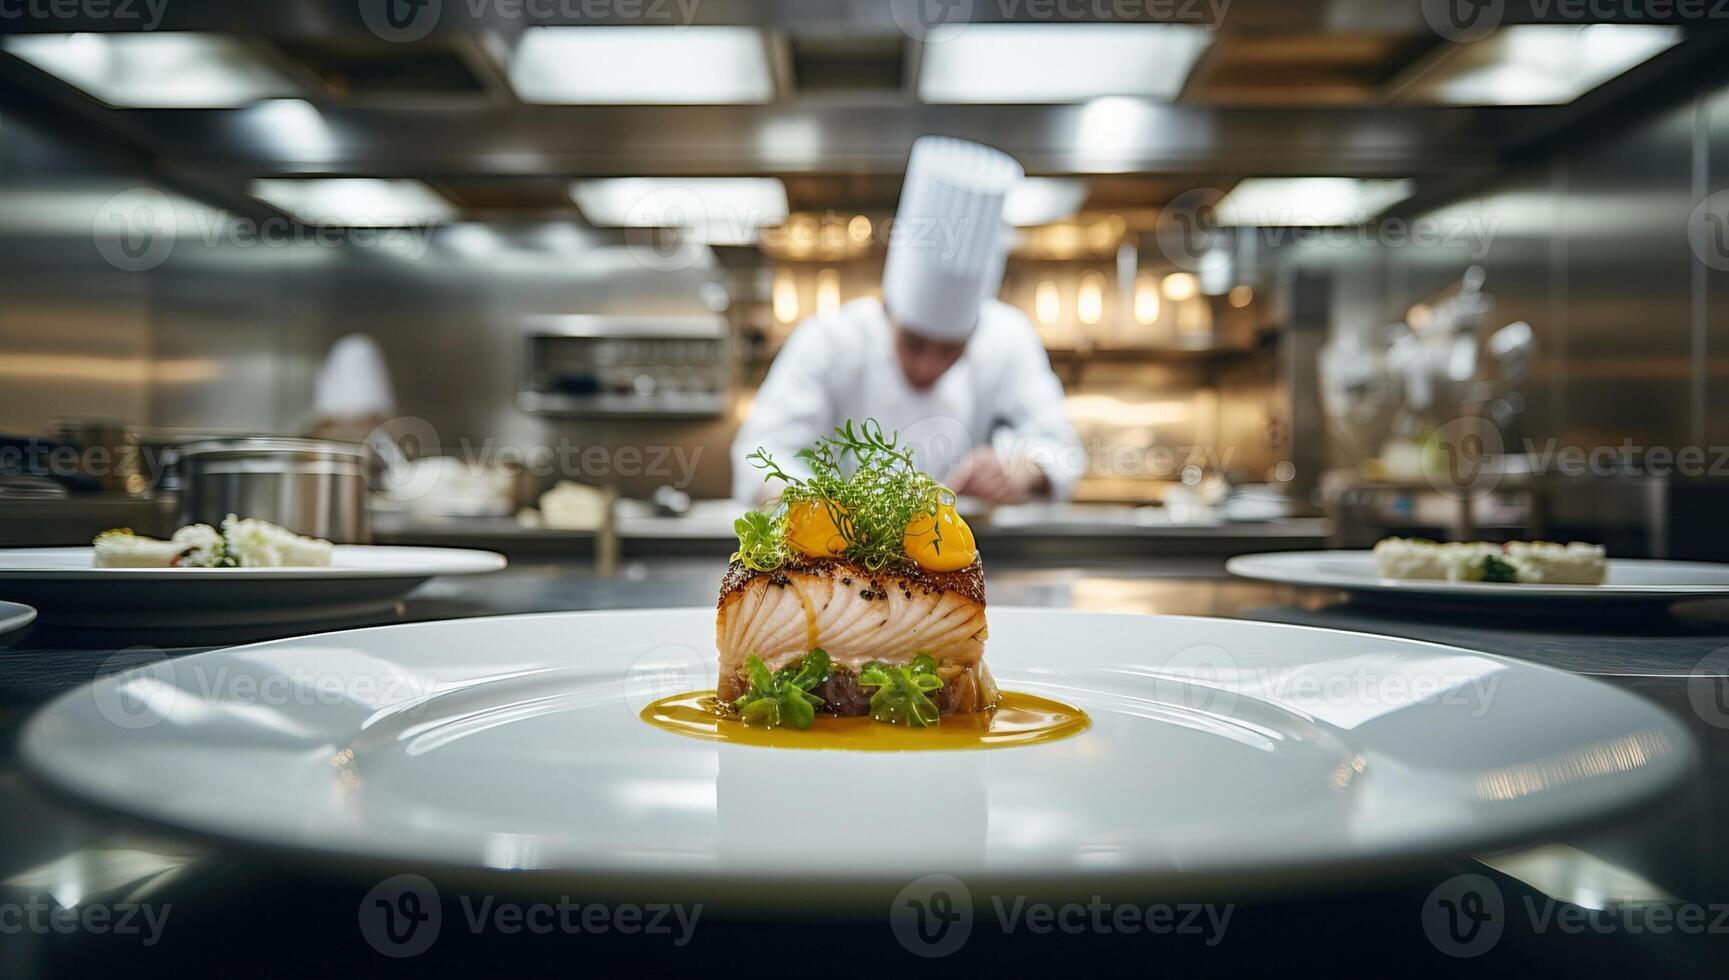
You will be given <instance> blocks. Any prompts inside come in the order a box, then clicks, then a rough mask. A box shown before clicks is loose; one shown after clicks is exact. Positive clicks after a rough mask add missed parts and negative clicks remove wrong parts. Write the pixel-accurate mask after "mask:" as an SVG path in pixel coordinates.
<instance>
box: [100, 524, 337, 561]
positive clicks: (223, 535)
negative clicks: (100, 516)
mask: <svg viewBox="0 0 1729 980" xmlns="http://www.w3.org/2000/svg"><path fill="white" fill-rule="evenodd" d="M91 547H92V548H93V550H94V551H95V558H94V562H93V563H94V564H95V566H96V567H97V568H323V567H325V566H328V565H329V564H330V549H331V544H330V542H328V541H325V540H324V539H322V538H309V537H304V536H302V535H299V534H295V533H294V532H293V531H290V530H288V529H287V528H284V527H280V526H278V525H275V524H272V523H270V522H269V521H260V520H253V519H242V518H239V517H235V516H234V515H233V514H229V515H228V517H227V519H225V520H224V521H223V522H222V527H221V529H220V530H218V529H217V528H214V527H211V526H210V525H208V524H188V525H187V526H185V527H183V528H180V529H179V530H177V531H175V532H174V534H173V536H172V537H170V538H169V539H168V540H167V541H158V540H157V539H155V538H147V537H144V536H143V535H140V534H134V533H133V532H132V529H131V528H129V527H121V528H114V529H111V530H108V531H103V532H102V533H101V534H98V535H97V536H96V540H95V541H92V542H91Z"/></svg>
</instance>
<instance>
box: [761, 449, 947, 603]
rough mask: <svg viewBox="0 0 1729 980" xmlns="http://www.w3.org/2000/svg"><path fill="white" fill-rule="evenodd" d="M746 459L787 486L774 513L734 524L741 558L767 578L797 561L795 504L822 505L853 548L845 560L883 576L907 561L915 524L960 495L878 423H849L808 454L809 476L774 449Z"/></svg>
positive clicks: (804, 458)
mask: <svg viewBox="0 0 1729 980" xmlns="http://www.w3.org/2000/svg"><path fill="white" fill-rule="evenodd" d="M745 458H746V459H748V460H750V462H751V465H753V466H755V467H756V468H758V469H760V470H762V471H763V479H764V481H768V480H779V481H781V483H782V484H784V486H783V488H782V490H781V494H780V498H779V499H778V500H777V502H776V503H775V505H774V507H772V508H771V509H769V510H767V511H751V512H749V513H747V514H745V515H744V516H743V517H741V518H739V519H738V520H737V521H735V522H734V523H733V530H734V531H735V532H736V533H737V534H738V550H737V551H736V552H734V553H733V556H732V557H733V560H734V561H737V562H740V563H742V564H743V565H745V567H747V568H751V569H754V570H756V571H759V572H768V571H773V570H775V569H777V568H779V567H780V566H781V565H783V564H785V563H786V562H787V561H789V560H790V559H791V558H792V557H793V552H792V547H791V546H790V545H788V544H787V541H786V530H787V528H786V515H787V511H788V509H789V508H790V507H792V506H793V505H794V504H799V503H803V502H806V501H815V502H816V503H818V504H820V505H821V506H822V507H823V508H824V509H825V510H827V511H828V515H829V517H830V518H831V519H832V520H833V521H834V524H835V527H836V528H838V529H839V530H840V533H841V539H842V540H843V541H844V542H845V543H846V549H845V552H844V557H846V558H848V559H850V560H852V561H856V562H858V563H859V564H862V565H864V566H865V567H866V568H868V569H870V570H872V571H876V570H877V569H880V568H883V567H884V566H886V565H888V564H890V563H891V562H894V561H897V560H899V559H901V558H903V557H904V554H905V537H906V530H907V525H908V524H911V523H912V522H913V520H914V519H915V518H918V517H921V516H931V517H934V516H936V514H937V512H938V511H939V510H940V509H941V508H942V507H943V506H944V505H948V506H953V505H954V502H955V495H954V492H953V491H951V490H949V489H948V488H947V487H945V486H943V485H942V484H940V483H938V482H937V481H936V480H935V479H933V478H932V477H931V476H930V474H928V473H923V472H920V471H919V469H918V467H917V465H916V464H915V463H914V461H913V449H912V447H911V446H903V445H901V443H900V438H899V436H898V434H897V435H887V434H885V433H884V432H883V428H882V425H881V424H880V423H878V422H877V421H876V420H875V419H866V420H865V421H864V422H862V423H857V422H853V421H850V420H849V421H848V422H847V423H846V424H845V425H843V426H840V427H839V428H836V429H835V434H834V435H833V436H831V437H825V438H823V439H819V440H817V443H816V445H814V446H811V447H809V448H807V449H802V450H800V451H799V453H798V458H799V459H800V460H802V461H803V462H804V463H805V465H806V466H808V467H809V468H810V471H811V475H810V476H809V477H808V478H802V479H801V478H799V477H797V476H794V475H792V474H790V473H788V472H787V471H786V470H784V469H782V468H781V466H780V464H779V463H778V462H776V461H775V459H774V457H773V456H772V455H771V454H770V453H769V452H768V451H767V450H763V449H758V450H757V451H756V452H753V453H751V454H749V455H748V456H746V457H745ZM939 526H940V525H939ZM939 543H940V536H939Z"/></svg>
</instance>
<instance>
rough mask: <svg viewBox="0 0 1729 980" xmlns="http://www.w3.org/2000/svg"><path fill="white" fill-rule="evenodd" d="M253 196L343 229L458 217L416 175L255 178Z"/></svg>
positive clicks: (308, 220)
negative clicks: (283, 178) (406, 177)
mask: <svg viewBox="0 0 1729 980" xmlns="http://www.w3.org/2000/svg"><path fill="white" fill-rule="evenodd" d="M252 196H253V197H256V198H258V199H259V200H260V201H263V202H264V203H266V204H268V205H270V206H271V207H274V208H277V209H278V210H281V211H286V212H288V213H289V214H292V215H294V216H295V217H296V218H299V219H300V220H301V221H304V222H306V223H308V224H314V225H332V226H336V227H341V228H398V227H409V226H415V225H433V224H441V223H443V222H445V221H449V220H450V219H451V218H453V217H455V214H456V211H455V209H454V208H452V207H451V206H450V202H449V201H447V200H445V199H444V198H443V197H441V196H440V195H439V194H438V192H436V191H434V190H433V189H432V188H430V187H428V186H426V185H425V184H424V183H422V182H420V181H418V180H401V179H388V180H387V179H384V178H378V177H319V178H312V179H304V180H302V179H287V180H255V181H253V182H252Z"/></svg>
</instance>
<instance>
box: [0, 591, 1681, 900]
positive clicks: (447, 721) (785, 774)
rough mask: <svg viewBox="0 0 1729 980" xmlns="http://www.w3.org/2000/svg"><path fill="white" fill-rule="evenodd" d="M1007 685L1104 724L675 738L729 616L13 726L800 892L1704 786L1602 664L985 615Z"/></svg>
mask: <svg viewBox="0 0 1729 980" xmlns="http://www.w3.org/2000/svg"><path fill="white" fill-rule="evenodd" d="M990 615H991V640H990V650H989V658H990V661H991V663H992V664H993V669H994V670H995V672H996V676H997V678H998V680H999V682H1000V683H1001V684H1002V686H1003V687H1005V688H1008V689H1017V690H1025V691H1032V692H1037V693H1042V694H1045V695H1048V696H1054V697H1058V698H1063V699H1067V700H1069V701H1072V702H1073V703H1075V704H1077V705H1080V706H1081V707H1083V708H1084V709H1085V710H1086V711H1087V712H1088V713H1090V715H1091V716H1092V727H1091V728H1090V730H1088V731H1086V732H1084V733H1082V734H1080V735H1077V736H1074V737H1072V738H1069V739H1066V740H1063V741H1059V742H1053V743H1048V744H1044V745H1039V746H1033V747H1023V748H1012V749H996V750H989V751H947V752H911V753H889V752H851V751H841V750H810V751H804V750H788V749H780V748H761V747H748V746H736V745H720V744H716V743H712V742H706V741H698V740H695V739H691V738H687V737H684V736H680V735H677V734H673V733H670V732H666V731H663V730H660V729H657V728H653V727H650V726H649V725H647V724H645V723H643V722H642V721H641V720H640V719H639V718H638V711H639V709H640V708H641V707H642V706H643V705H644V704H646V703H648V702H649V701H650V700H652V699H653V698H655V697H658V696H663V695H666V694H670V693H675V692H678V691H681V690H687V689H692V688H700V687H706V686H708V685H710V684H712V681H713V674H712V667H710V664H711V663H712V660H713V656H714V648H713V645H712V642H711V640H710V637H711V636H712V635H713V631H714V613H713V611H711V610H708V609H690V610H652V611H629V612H591V613H560V614H552V615H539V616H523V617H500V618H488V619H466V620H455V621H447V622H437V623H419V624H410V625H401V626H389V627H380V628H374V629H364V630H355V631H351V632H343V633H331V634H326V635H321V636H309V637H303V638H296V639H291V640H281V641H277V642H272V643H263V644H257V645H253V646H245V647H237V648H232V649H228V650H220V651H215V652H211V653H207V654H202V655H196V656H190V657H185V658H181V659H178V660H171V661H168V660H165V661H162V662H159V663H157V664H155V665H152V666H150V667H148V668H142V669H140V670H138V671H136V672H133V673H130V674H125V675H116V676H113V677H109V678H105V679H103V680H100V681H98V682H96V683H95V685H94V686H86V687H84V688H81V689H79V690H77V691H74V692H72V693H69V694H67V695H65V696H63V697H62V698H60V699H59V700H57V701H55V702H54V703H52V704H51V705H50V706H48V707H47V708H46V709H44V710H43V711H42V712H41V713H40V714H39V715H38V716H37V717H36V718H34V719H33V720H32V722H31V723H30V724H29V725H28V727H27V729H26V730H25V731H24V733H23V734H22V736H21V740H20V742H21V754H22V757H23V759H24V760H25V762H26V764H27V765H28V767H29V769H30V770H31V771H32V772H33V773H34V774H35V775H36V776H37V777H39V778H40V779H43V780H45V781H47V782H48V783H49V784H51V785H53V786H55V787H58V788H60V789H61V790H63V791H66V792H69V793H71V794H73V795H75V796H77V797H82V798H84V799H87V800H90V801H94V802H96V803H99V804H102V805H105V806H106V807H109V808H113V809H118V810H122V811H127V812H130V813H133V814H137V815H142V816H143V817H146V818H149V819H151V820H153V821H156V822H158V823H163V824H168V825H172V826H175V827H179V828H185V829H189V830H192V831H196V832H202V833H205V834H210V835H215V836H217V837H220V838H225V839H230V840H240V841H244V842H250V843H254V844H258V845H265V846H268V847H272V848H287V849H291V850H294V851H311V852H321V853H323V854H326V855H335V856H341V857H349V858H363V859H371V860H373V861H375V862H383V863H386V864H392V865H394V866H397V867H399V868H401V867H419V868H426V867H441V868H458V869H468V870H475V871H479V870H484V869H509V870H513V871H516V870H524V869H530V870H534V871H539V872H544V873H549V874H552V875H555V876H562V877H568V878H572V879H578V880H581V881H584V882H587V883H589V884H590V885H592V886H594V887H601V886H602V885H603V884H604V883H606V882H615V883H616V882H630V883H632V884H633V885H635V886H645V885H648V884H652V883H660V884H673V885H683V886H687V887H690V888H693V889H694V888H698V887H701V886H704V885H706V886H709V887H717V886H726V887H732V888H737V887H739V886H740V885H741V884H742V885H749V884H750V883H763V884H765V885H766V884H768V883H772V884H773V885H774V888H775V889H776V890H772V891H764V892H750V894H759V895H762V896H767V897H773V896H783V897H784V896H789V895H793V894H798V893H800V892H801V890H809V891H812V892H815V891H819V890H823V889H829V890H833V889H842V890H845V889H848V888H850V887H852V886H855V885H856V886H860V887H863V886H867V885H874V886H881V885H883V884H889V883H894V882H900V883H901V884H905V883H906V882H907V881H909V880H910V879H912V878H914V877H916V876H920V875H923V874H926V873H930V872H937V871H940V872H947V873H951V874H957V875H961V876H963V878H964V879H966V880H969V881H976V880H988V879H999V880H1011V881H1017V882H1026V881H1046V882H1048V881H1055V882H1067V883H1070V884H1098V883H1100V882H1104V881H1108V880H1111V879H1113V878H1115V879H1118V880H1132V881H1136V882H1140V883H1142V884H1148V883H1153V882H1163V883H1166V884H1172V883H1187V884H1193V883H1195V882H1196V880H1197V879H1208V880H1213V881H1224V880H1228V881H1232V882H1241V881H1244V880H1246V879H1253V878H1255V877H1257V876H1261V875H1268V876H1275V875H1276V876H1280V877H1284V876H1288V875H1290V874H1292V873H1294V872H1297V873H1301V872H1305V871H1312V870H1315V869H1316V868H1317V866H1319V867H1321V868H1330V869H1337V868H1339V867H1344V866H1352V865H1356V866H1361V865H1363V864H1366V863H1376V862H1382V861H1388V860H1394V859H1400V858H1409V857H1414V856H1416V855H1422V854H1429V853H1433V852H1450V851H1454V850H1459V849H1472V848H1479V847H1489V846H1499V845H1504V844H1510V843H1514V842H1518V841H1521V840H1524V839H1527V838H1530V837H1532V836H1533V835H1538V834H1541V833H1543V832H1545V831H1549V830H1554V829H1556V828H1557V827H1560V826H1562V825H1572V824H1573V823H1575V822H1577V821H1585V820H1590V819H1593V818H1599V817H1604V816H1606V815H1609V814H1611V813H1612V812H1614V811H1617V810H1621V809H1622V808H1625V807H1628V806H1630V805H1632V804H1635V803H1636V802H1638V801H1641V800H1644V799H1647V798H1649V797H1652V796H1653V795H1655V794H1658V793H1660V792H1662V791H1664V790H1665V789H1667V788H1669V787H1671V786H1672V785H1673V784H1675V783H1676V782H1677V781H1678V780H1680V779H1681V777H1682V776H1683V775H1684V774H1685V773H1686V772H1687V771H1688V770H1689V767H1690V765H1691V760H1692V757H1693V749H1692V744H1691V742H1690V740H1689V737H1688V735H1687V734H1686V732H1685V731H1684V730H1683V729H1682V728H1681V726H1680V725H1678V724H1677V723H1676V722H1674V721H1672V720H1671V719H1670V718H1669V717H1668V716H1667V715H1665V714H1664V713H1662V712H1661V711H1659V710H1658V709H1656V708H1655V707H1653V706H1651V705H1650V704H1648V703H1646V702H1644V701H1642V700H1640V699H1639V698H1636V697H1634V696H1632V695H1629V694H1626V693H1624V692H1621V691H1619V690H1616V689H1614V688H1611V687H1608V686H1606V685H1603V684H1601V683H1598V682H1594V681H1590V680H1586V679H1584V678H1581V677H1577V676H1574V675H1570V674H1566V673H1562V672H1559V671H1555V670H1550V669H1547V668H1542V667H1537V666H1534V665H1531V664H1526V663H1521V662H1517V661H1509V660H1504V659H1500V658H1497V657H1492V656H1487V655H1484V654H1478V653H1471V652H1468V651H1464V650H1459V649H1454V648H1449V647H1442V646H1436V645H1431V644H1424V643H1416V642H1412V641H1408V640H1399V639H1389V638H1384V637H1377V636H1369V635H1365V634H1354V633H1342V632H1334V631H1329V630H1316V629H1309V628H1304V627H1296V626H1282V625H1275V624H1267V623H1256V622H1240V621H1231V620H1212V619H1192V618H1182V617H1160V616H1130V615H1115V614H1104V613H1086V612H1075V611H1056V610H1026V609H993V610H992V611H991V614H990Z"/></svg>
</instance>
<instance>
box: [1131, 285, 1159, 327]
mask: <svg viewBox="0 0 1729 980" xmlns="http://www.w3.org/2000/svg"><path fill="white" fill-rule="evenodd" d="M1158 319H1159V284H1158V282H1157V280H1155V279H1153V277H1152V276H1142V277H1141V278H1140V279H1139V280H1137V281H1136V282H1135V322H1136V323H1140V324H1152V323H1156V322H1157V321H1158Z"/></svg>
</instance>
